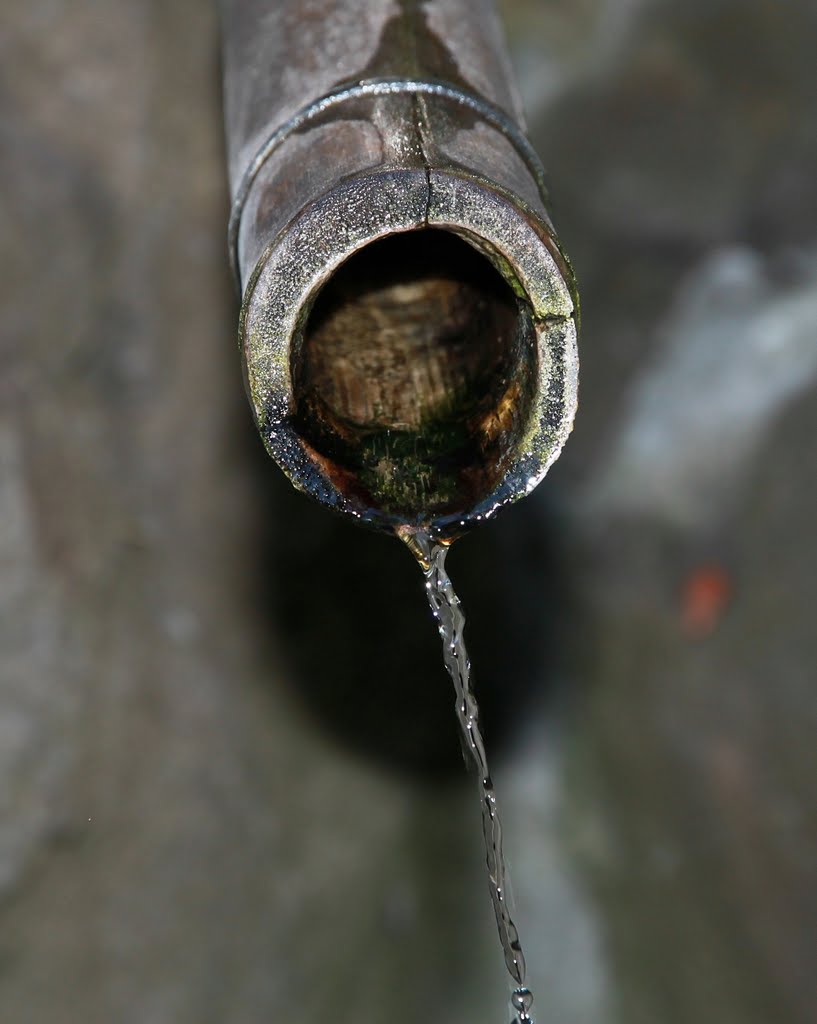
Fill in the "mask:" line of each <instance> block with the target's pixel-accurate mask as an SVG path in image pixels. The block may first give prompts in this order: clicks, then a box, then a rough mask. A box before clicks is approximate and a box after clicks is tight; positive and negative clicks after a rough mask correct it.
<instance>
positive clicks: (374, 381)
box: [221, 0, 577, 538]
mask: <svg viewBox="0 0 817 1024" xmlns="http://www.w3.org/2000/svg"><path fill="white" fill-rule="evenodd" d="M221 7H222V20H223V33H224V62H225V115H226V124H227V140H228V150H229V160H230V177H231V189H232V195H233V212H232V218H231V223H230V245H231V251H232V255H233V259H234V265H235V270H236V274H237V277H238V279H239V281H240V284H241V288H242V300H243V301H242V313H241V327H240V341H241V350H242V354H243V358H244V363H245V369H246V381H247V388H248V392H249V397H250V401H251V403H252V406H253V410H254V413H255V418H256V422H257V424H258V428H259V430H260V432H261V435H262V437H263V439H264V442H265V444H266V446H267V448H268V450H269V452H270V454H272V456H273V457H274V458H275V459H276V461H277V462H278V463H279V464H280V465H281V467H282V468H283V469H284V471H285V472H286V473H287V475H288V476H289V477H290V479H291V480H292V482H293V483H294V484H295V485H296V486H297V487H298V488H300V489H301V490H303V491H306V492H307V493H309V494H311V495H312V496H313V497H314V498H316V499H317V500H318V501H320V502H322V503H323V504H325V505H327V506H329V507H332V508H334V509H337V510H339V511H342V512H346V513H349V514H351V515H353V516H355V517H357V518H358V519H360V520H362V521H365V522H368V523H370V524H371V525H374V526H377V527H381V528H387V529H395V528H403V529H411V528H413V527H417V526H420V525H422V526H424V527H425V528H426V529H430V530H431V532H432V533H434V534H435V535H437V536H439V537H442V538H445V537H452V536H456V535H457V534H458V533H460V532H462V531H463V530H465V529H467V528H468V527H469V526H471V525H473V524H474V523H476V522H479V521H481V520H482V519H484V518H487V517H488V516H490V515H492V514H493V513H494V512H495V511H496V510H497V509H498V508H500V507H501V506H502V505H504V504H506V503H508V502H510V501H513V500H515V499H517V498H518V497H521V496H522V495H524V494H526V493H528V492H529V491H530V490H531V489H532V488H533V487H534V486H535V485H536V484H537V483H538V482H539V481H540V480H541V478H542V477H543V476H544V474H545V472H546V471H547V469H548V468H549V466H550V465H551V464H552V462H553V461H554V460H555V458H556V457H557V456H558V454H559V452H560V450H561V447H562V445H563V444H564V441H565V439H566V437H567V435H568V433H569V431H570V427H571V424H572V420H573V416H574V413H575V406H576V384H577V356H576V295H575V288H574V283H573V278H572V274H571V271H570V268H569V265H568V263H567V261H566V259H565V258H564V256H563V254H562V252H561V249H560V247H559V244H558V240H557V238H556V235H555V233H554V230H553V227H552V224H551V221H550V218H549V216H548V212H547V208H546V198H545V190H544V181H543V174H542V170H541V165H540V163H539V161H538V159H537V157H536V155H535V153H534V152H533V150H532V149H531V147H530V145H529V143H528V142H527V140H526V138H525V136H524V134H523V132H522V130H521V129H520V127H519V125H520V123H521V113H520V110H519V105H518V102H517V99H516V94H515V91H514V88H513V85H512V82H511V77H510V74H509V71H508V66H507V59H506V55H505V51H504V49H503V44H502V40H501V32H500V28H499V25H498V21H497V18H496V13H495V11H494V9H493V5H492V3H490V2H488V0H479V2H474V0H429V2H421V0H374V2H373V0H333V2H326V0H324V2H318V0H311V2H309V0H285V2H280V0H275V2H272V0H223V2H222V4H221Z"/></svg>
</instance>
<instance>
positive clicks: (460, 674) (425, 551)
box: [402, 531, 533, 1024]
mask: <svg viewBox="0 0 817 1024" xmlns="http://www.w3.org/2000/svg"><path fill="white" fill-rule="evenodd" d="M402 539H403V540H404V541H405V542H406V543H407V544H408V546H409V548H410V550H411V551H412V553H413V554H414V556H415V558H416V559H417V561H418V562H419V563H420V566H421V568H422V570H423V573H424V574H425V578H426V596H427V598H428V603H429V605H430V606H431V611H432V613H433V615H434V618H435V619H436V620H437V627H438V629H439V633H440V637H441V639H442V642H443V660H444V662H445V667H446V669H447V670H448V674H449V675H450V676H451V679H452V681H453V683H454V690H455V693H456V710H457V720H458V721H459V725H460V729H461V731H462V735H463V739H464V741H465V748H466V751H467V753H468V756H469V757H470V759H471V762H472V763H473V765H474V767H475V768H476V770H477V773H478V775H479V786H480V801H481V808H482V831H483V835H484V837H485V856H486V862H487V865H488V879H489V882H490V889H491V900H492V901H493V905H494V913H495V914H496V924H497V929H498V930H499V939H500V942H501V943H502V950H503V953H504V955H505V965H506V967H507V968H508V973H509V974H510V976H511V977H512V978H513V980H514V981H515V982H516V984H517V986H518V988H516V989H515V990H514V992H513V994H512V996H511V1002H512V1004H513V1008H514V1010H515V1011H516V1014H517V1016H516V1021H515V1022H514V1024H533V1021H532V1019H531V1016H530V1009H531V1005H532V1003H533V995H532V993H531V991H530V990H529V989H528V988H527V987H526V986H525V973H526V967H525V956H524V954H523V952H522V946H521V943H520V941H519V932H518V931H517V930H516V925H515V924H514V922H513V918H512V917H511V913H510V908H509V907H508V902H507V896H508V873H507V868H506V866H505V858H504V856H503V853H502V824H501V822H500V820H499V808H498V806H497V800H496V793H495V791H494V785H493V782H492V781H491V773H490V770H489V768H488V758H487V755H486V753H485V743H484V742H483V739H482V733H481V732H480V728H479V707H478V705H477V701H476V698H475V696H474V693H473V690H472V689H471V663H470V661H469V659H468V651H467V650H466V647H465V639H464V636H463V632H464V629H465V615H464V613H463V610H462V606H461V605H460V601H459V598H458V597H457V594H456V592H455V590H454V587H453V585H452V583H451V579H450V577H449V575H448V572H447V571H446V568H445V559H446V555H447V554H448V547H447V546H446V545H444V544H440V543H437V542H435V541H433V540H432V539H431V537H430V536H429V535H428V534H426V533H423V532H419V531H418V532H417V533H413V534H412V535H411V536H403V537H402Z"/></svg>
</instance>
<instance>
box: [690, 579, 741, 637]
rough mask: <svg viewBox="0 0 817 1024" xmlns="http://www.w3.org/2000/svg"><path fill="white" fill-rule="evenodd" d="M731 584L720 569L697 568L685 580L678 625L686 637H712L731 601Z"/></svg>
mask: <svg viewBox="0 0 817 1024" xmlns="http://www.w3.org/2000/svg"><path fill="white" fill-rule="evenodd" d="M732 592H733V587H732V580H731V578H730V577H729V574H728V573H727V571H726V570H725V569H724V568H723V566H720V565H713V564H710V565H700V566H698V567H697V568H696V569H693V570H692V572H691V573H690V574H689V575H688V576H687V578H686V579H685V580H684V584H683V588H682V591H681V624H682V626H683V629H684V632H685V633H687V634H688V635H689V636H693V637H703V636H709V634H710V633H712V632H713V631H714V630H715V629H716V627H717V626H718V624H719V623H720V621H721V619H722V618H723V616H724V613H725V612H726V610H727V608H728V607H729V603H730V601H731V600H732Z"/></svg>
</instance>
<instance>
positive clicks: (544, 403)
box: [239, 169, 578, 541]
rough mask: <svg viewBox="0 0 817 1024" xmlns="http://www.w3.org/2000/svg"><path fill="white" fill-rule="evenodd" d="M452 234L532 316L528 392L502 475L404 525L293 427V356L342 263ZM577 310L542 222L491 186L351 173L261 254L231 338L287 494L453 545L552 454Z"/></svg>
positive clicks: (566, 401)
mask: <svg viewBox="0 0 817 1024" xmlns="http://www.w3.org/2000/svg"><path fill="white" fill-rule="evenodd" d="M425 228H435V229H441V230H444V231H449V232H452V233H454V234H456V235H459V236H460V237H461V238H463V239H464V240H465V241H466V242H468V243H470V244H471V245H472V246H473V247H474V248H475V249H477V250H478V251H479V252H480V253H482V255H483V256H485V257H486V258H487V260H488V261H489V262H490V263H491V264H492V265H493V266H494V268H495V269H496V270H497V271H498V273H499V274H500V275H501V277H502V278H503V279H504V280H505V281H506V282H507V283H508V284H509V285H510V287H511V288H512V290H513V291H514V293H515V294H516V295H517V297H518V298H519V299H521V300H522V301H523V302H524V303H525V304H526V305H527V306H528V308H529V310H530V313H531V316H532V326H533V330H532V338H531V340H532V343H533V344H534V345H535V347H536V351H535V353H534V355H535V365H536V387H535V392H534V397H533V403H532V409H531V414H530V417H529V421H528V424H527V427H526V429H525V430H524V431H523V435H522V438H521V440H520V443H519V444H518V445H517V446H516V450H515V452H514V456H513V458H512V459H511V461H510V463H509V465H508V468H507V470H506V472H505V473H504V474H503V476H502V479H501V480H500V482H499V483H498V484H497V486H495V487H494V488H493V490H492V491H491V492H490V493H489V494H487V495H485V496H483V497H481V498H480V499H479V500H477V501H476V502H475V503H474V504H473V505H472V506H471V507H469V508H463V509H458V510H457V511H456V512H454V513H446V514H444V515H432V516H430V517H429V516H425V515H423V514H422V513H420V514H418V515H417V516H416V517H415V518H407V517H406V516H402V515H397V514H392V513H387V512H384V511H381V510H377V509H372V508H370V507H368V506H367V505H366V503H365V502H363V501H361V500H360V499H359V498H358V497H356V496H355V493H354V488H350V487H349V486H348V480H344V478H343V472H342V471H338V467H336V466H334V465H333V464H332V463H331V462H330V461H329V460H327V459H326V458H324V457H323V456H321V455H320V454H319V453H317V452H316V451H315V450H314V449H313V448H312V447H311V446H310V445H309V444H308V442H306V441H305V439H304V438H303V437H301V436H300V435H299V434H298V432H297V431H296V430H295V428H294V426H293V424H292V416H293V414H294V411H295V391H294V381H293V372H292V370H293V353H294V351H295V346H296V345H297V344H298V339H299V338H300V336H301V333H302V331H303V329H304V325H305V324H306V321H307V318H308V316H309V313H310V311H311V309H312V306H313V304H314V302H315V299H316V298H317V296H318V294H319V292H320V291H321V289H322V287H323V286H324V285H325V284H326V282H327V281H328V280H329V279H330V278H331V277H332V275H333V274H334V273H335V272H336V271H337V270H338V268H339V267H340V266H341V265H342V264H344V263H345V262H346V261H347V260H348V259H349V258H350V257H352V256H353V255H354V254H355V253H357V252H359V251H360V250H361V249H363V248H365V247H366V246H368V245H369V244H371V243H372V242H375V241H377V240H379V239H382V238H385V237H387V236H390V235H395V234H398V233H403V232H408V231H417V230H422V229H425ZM577 319H578V304H577V299H576V289H575V283H574V280H573V274H572V270H571V268H570V265H569V263H568V261H567V259H566V257H565V256H564V254H563V253H562V251H561V249H560V247H559V244H558V241H557V240H556V238H555V236H554V234H553V233H552V231H551V230H550V229H549V227H548V225H547V224H546V223H545V222H544V220H543V219H542V218H541V217H540V216H539V215H538V214H537V213H536V212H534V211H533V210H531V209H530V208H529V207H528V206H527V205H526V204H525V203H524V202H523V201H522V200H520V199H519V198H518V197H516V196H513V195H511V194H509V193H507V192H506V191H505V190H504V189H502V188H501V187H500V186H498V185H497V184H496V183H495V182H492V181H490V180H488V179H485V178H481V177H479V176H477V175H474V174H472V173H465V172H458V171H452V170H435V169H421V170H380V171H376V172H370V173H364V174H359V175H356V176H354V177H352V178H350V179H348V180H346V181H343V182H342V183H341V184H339V185H337V186H336V187H334V188H333V189H331V190H330V191H329V192H328V193H326V194H324V195H323V196H321V197H320V198H318V199H317V200H315V201H314V202H312V203H310V204H309V205H307V206H306V207H305V208H304V209H303V210H302V211H301V212H300V213H299V215H298V216H297V217H296V218H295V219H294V220H293V221H292V222H291V223H290V224H289V225H288V226H287V227H286V228H285V229H284V230H283V231H281V232H280V234H279V235H278V236H277V237H276V238H275V239H274V240H273V241H272V242H271V243H270V244H269V245H268V246H267V247H266V249H265V250H264V251H263V253H262V254H261V257H260V258H259V260H258V262H257V264H256V266H255V269H254V271H253V273H252V275H251V277H250V279H249V280H248V282H247V285H246V288H245V290H244V298H243V302H242V308H241V318H240V325H239V342H240V346H241V349H242V354H243V362H244V368H245V380H246V386H247V391H248V395H249V398H250V403H251V405H252V408H253V413H254V417H255V421H256V424H257V427H258V430H259V432H260V433H261V436H262V438H263V440H264V444H265V446H266V448H267V450H268V451H269V453H270V455H271V456H272V457H273V458H274V459H275V461H276V462H277V463H278V464H279V466H280V467H281V468H282V469H283V471H284V473H285V474H286V475H287V476H288V477H289V479H290V481H291V482H292V483H293V484H294V486H295V487H296V488H297V489H299V490H301V491H303V492H305V493H307V494H309V495H310V496H311V497H313V498H314V499H316V500H317V501H318V502H320V503H321V504H322V505H324V506H326V507H328V508H330V509H333V510H335V511H338V512H342V513H346V514H348V515H351V516H353V517H354V518H356V519H358V520H359V521H361V522H364V523H367V524H368V525H371V526H373V527H375V528H378V529H384V530H388V531H391V532H394V531H397V532H400V533H402V534H405V533H406V532H409V533H410V532H412V531H415V530H422V531H424V532H427V533H429V534H430V535H431V536H433V537H434V538H436V539H438V540H440V541H446V540H452V539H454V538H455V537H456V536H458V535H459V534H461V533H464V532H466V531H467V530H468V529H469V528H471V527H473V526H475V525H477V524H478V523H480V522H483V521H484V520H486V519H489V518H491V517H492V516H494V515H495V514H496V512H497V511H499V509H501V508H502V507H503V506H505V505H507V504H509V503H511V502H514V501H517V500H518V499H520V498H522V497H524V496H525V495H527V494H529V493H530V492H531V491H532V490H533V489H534V488H535V487H536V486H537V485H538V484H539V483H540V482H541V480H542V479H543V478H544V476H545V474H546V473H547V471H548V469H549V468H550V467H551V465H552V464H553V463H554V462H555V460H556V459H557V458H558V456H559V454H560V452H561V450H562V448H563V446H564V444H565V442H566V440H567V438H568V436H569V434H570V431H571V429H572V426H573V420H574V418H575V414H576V408H577V402H578V350H577Z"/></svg>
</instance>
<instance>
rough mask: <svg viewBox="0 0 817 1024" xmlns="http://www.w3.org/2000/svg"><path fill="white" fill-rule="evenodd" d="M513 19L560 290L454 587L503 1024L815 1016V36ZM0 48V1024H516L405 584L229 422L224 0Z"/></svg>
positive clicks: (755, 15)
mask: <svg viewBox="0 0 817 1024" xmlns="http://www.w3.org/2000/svg"><path fill="white" fill-rule="evenodd" d="M504 8H505V14H506V18H507V24H508V27H509V31H510V33H511V38H512V40H513V43H514V54H515V59H516V62H517V66H518V69H519V75H520V80H521V83H522V86H523V92H524V93H525V99H526V104H527V108H528V111H529V113H530V122H531V132H532V136H533V138H534V141H535V142H536V144H537V146H538V148H539V151H540V153H541V154H542V156H543V157H544V158H545V161H546V163H547V165H548V167H549V169H550V173H551V180H552V185H553V193H554V196H555V198H556V211H555V212H556V217H557V223H558V226H559V230H560V234H561V235H562V237H563V240H564V242H565V245H566V247H567V249H568V251H569V252H570V253H571V254H572V256H573V258H574V260H575V263H576V266H577V270H578V272H579V276H580V281H581V283H582V286H583V298H584V325H583V326H584V329H583V339H582V359H583V366H582V396H581V409H580V413H579V420H578V424H577V428H576V431H575V433H574V436H573V438H572V439H571V441H570V442H569V444H568V447H567V449H566V452H565V454H564V456H563V458H562V460H561V461H560V463H559V464H558V465H557V466H556V468H555V469H554V470H553V472H552V474H551V476H550V477H549V479H548V481H547V482H546V483H545V485H544V486H543V487H542V488H541V489H540V492H538V493H537V495H535V496H534V497H533V498H531V499H529V500H528V501H527V502H525V503H524V504H523V505H520V506H518V507H517V508H515V509H513V510H511V511H509V512H507V513H506V515H505V516H504V518H503V519H502V520H500V521H498V522H497V523H496V524H494V525H493V526H491V527H489V528H486V529H485V530H484V531H483V532H482V533H481V534H475V535H474V536H473V537H470V538H468V539H466V540H465V541H463V542H462V544H461V547H460V550H456V549H455V551H454V552H453V553H452V557H451V569H452V573H454V574H456V576H455V578H457V577H458V578H459V580H460V582H461V588H462V591H463V596H464V599H465V601H466V607H467V609H468V610H469V614H470V619H471V623H472V626H473V630H472V654H473V658H474V663H475V666H476V671H477V677H478V686H479V688H480V693H481V695H482V697H483V704H484V711H485V721H486V727H487V732H488V738H489V742H490V743H491V744H492V746H493V748H494V750H495V753H496V755H497V762H498V770H497V773H496V774H497V785H498V788H499V791H500V795H501V796H504V797H505V805H506V808H505V818H506V826H507V827H506V831H507V833H508V836H507V848H508V853H509V857H510V861H511V867H512V869H513V871H514V877H515V890H516V897H517V903H518V921H519V925H520V929H521V931H522V933H523V937H524V938H525V940H526V947H527V952H528V959H529V962H530V968H531V982H532V984H533V986H534V988H535V990H536V1010H537V1014H536V1019H537V1021H538V1022H539V1024H551V1022H552V1024H568V1022H569V1024H619V1022H625V1024H642V1022H643V1024H647V1022H654V1021H655V1020H660V1021H661V1022H662V1024H693V1022H694V1024H698V1022H699V1021H710V1020H712V1021H714V1020H717V1021H718V1022H719V1024H806V1022H809V1021H811V1020H812V1019H813V1016H814V1007H815V1005H817V982H816V981H815V978H817V971H815V957H814V950H815V948H817V896H816V895H815V894H817V826H816V825H815V811H816V809H817V771H815V767H816V766H817V761H816V760H815V756H814V748H815V734H816V733H817V691H816V690H815V687H814V675H815V670H817V631H815V630H814V628H813V616H814V612H813V609H814V608H815V607H817V573H816V572H815V527H814V524H815V522H817V484H815V472H814V469H815V446H814V438H815V437H816V436H817V411H816V410H817V405H816V404H815V402H814V396H815V363H814V353H815V351H817V322H815V321H817V316H816V315H815V299H814V295H815V278H817V256H815V253H816V252H817V248H815V246H816V245H817V190H815V188H814V182H815V181H817V132H816V131H815V130H814V119H813V111H812V106H813V94H814V86H815V72H814V66H813V52H814V43H815V40H817V12H816V11H815V8H814V5H813V4H811V3H808V2H806V0H792V2H790V3H786V4H774V3H768V2H763V0H742V2H740V3H738V2H736V0H715V2H713V0H709V2H704V0H695V2H689V3H686V4H684V5H678V4H670V3H668V2H660V0H607V2H603V0H582V2H579V3H574V4H571V5H567V4H561V3H556V2H550V0H549V2H541V0H507V2H506V3H505V4H504ZM4 14H5V17H4V19H3V21H4V28H3V32H2V34H0V58H1V59H0V132H1V133H2V145H0V176H2V192H0V265H1V266H2V271H3V273H2V303H1V306H0V367H1V368H2V369H1V370H0V897H1V898H2V903H0V1022H2V1024H18V1022H19V1024H29V1022H32V1024H40V1022H46V1021H47V1022H49V1024H77V1022H80V1021H81V1022H83V1024H111V1022H117V1024H120V1022H122V1024H188V1022H189V1024H210V1022H212V1024H260V1022H263V1021H276V1022H277V1021H284V1020H293V1021H304V1022H313V1021H314V1022H317V1021H322V1022H324V1021H327V1020H332V1021H334V1022H337V1024H343V1022H347V1021H348V1022H350V1024H351V1022H353V1021H354V1022H355V1024H369V1022H371V1024H374V1022H376V1021H377V1022H380V1021H383V1020H389V1021H393V1022H395V1024H412V1022H415V1021H427V1020H431V1019H440V1020H443V1019H444V1020H446V1021H451V1022H463V1024H465V1022H466V1021H467V1022H469V1024H473V1022H475V1021H486V1022H487V1021H501V1020H505V1019H507V1017H508V1016H509V1013H508V1010H507V1004H506V996H507V988H506V983H505V979H504V977H503V972H502V965H501V957H500V955H499V953H498V951H497V949H496V945H495V941H494V935H493V922H492V920H491V910H490V906H489V901H488V897H487V892H486V888H485V885H484V881H483V879H482V877H481V873H480V872H481V855H480V850H479V836H478V832H479V829H478V821H477V817H478V815H477V808H476V806H475V804H474V799H473V798H474V793H473V791H472V787H471V780H469V779H463V778H462V774H461V764H460V763H458V750H457V741H456V734H455V731H454V724H453V716H452V715H451V713H450V708H449V702H450V701H449V694H448V684H447V680H446V679H445V676H444V673H443V670H442V666H441V665H440V664H439V663H438V652H437V650H436V637H435V635H434V630H433V628H432V626H431V624H430V623H428V622H427V620H426V615H425V611H424V601H423V600H422V594H421V593H420V592H419V577H418V574H416V570H414V567H413V566H412V565H411V563H410V559H409V558H408V556H407V555H406V554H405V552H403V551H402V550H398V549H397V545H392V544H390V543H389V542H388V541H387V540H384V539H382V538H378V537H375V536H369V535H367V534H365V533H363V532H357V531H355V530H354V528H352V527H346V525H345V524H342V523H340V522H338V521H336V520H334V519H332V518H331V517H328V516H327V515H326V514H325V513H323V512H322V511H320V510H318V509H313V508H312V507H311V506H308V505H307V504H306V503H305V502H304V500H303V499H301V498H300V497H299V496H297V495H295V494H293V493H291V491H290V490H289V489H288V487H287V486H286V484H285V483H284V482H283V481H282V480H281V479H280V477H279V475H278V474H277V470H276V469H275V467H274V466H273V465H272V464H271V463H269V462H268V461H267V460H266V458H265V456H264V455H263V453H262V451H261V445H260V442H259V441H257V439H256V438H255V436H254V434H253V431H252V427H251V424H250V416H249V412H248V409H247V408H246V403H245V400H244V396H243V389H242V384H241V380H240V374H239V367H238V357H237V352H236V351H235V344H234V338H235V324H234V320H235V313H236V310H235V305H234V300H233V295H232V289H231V282H230V280H229V276H228V269H227V261H226V249H225V241H224V230H225V224H226V215H227V200H226V171H225V166H224V153H223V145H222V137H221V124H220V109H219V82H218V57H217V39H216V23H215V18H214V15H213V12H212V11H211V9H210V6H209V5H206V4H201V3H193V2H191V0H171V2H167V3H158V2H152V0H151V2H142V3H136V2H127V0H110V2H109V3H106V4H105V5H104V10H103V8H102V7H101V6H100V5H99V4H95V3H92V2H89V0H75V2H73V3H70V4H69V3H66V2H64V0H30V2H29V3H27V4H25V5H16V6H14V7H12V6H10V5H7V9H6V11H5V12H4ZM386 595H388V600H385V596H386Z"/></svg>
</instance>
